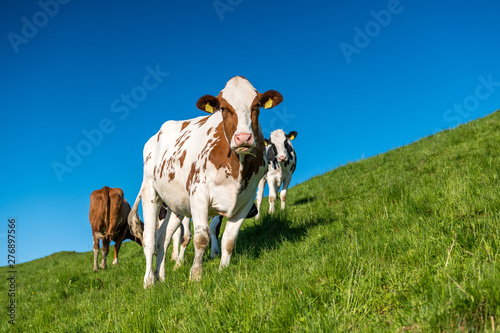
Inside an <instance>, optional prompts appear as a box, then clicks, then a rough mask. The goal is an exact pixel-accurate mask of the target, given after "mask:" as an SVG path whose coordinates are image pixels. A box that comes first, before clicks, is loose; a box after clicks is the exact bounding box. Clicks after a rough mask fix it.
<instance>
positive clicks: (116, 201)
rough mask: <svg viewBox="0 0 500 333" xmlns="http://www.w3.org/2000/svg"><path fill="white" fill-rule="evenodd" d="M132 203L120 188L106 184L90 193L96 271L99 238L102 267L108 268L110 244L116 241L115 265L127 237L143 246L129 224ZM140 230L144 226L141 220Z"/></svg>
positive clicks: (90, 215) (90, 219)
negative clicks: (130, 203) (107, 259)
mask: <svg viewBox="0 0 500 333" xmlns="http://www.w3.org/2000/svg"><path fill="white" fill-rule="evenodd" d="M129 213H130V205H129V203H128V202H127V200H125V197H124V196H123V191H122V190H121V189H120V188H109V187H108V186H104V187H103V188H101V189H100V190H95V191H93V192H92V193H91V194H90V209H89V221H90V226H91V228H92V237H93V239H94V247H93V249H94V272H97V271H98V270H99V268H98V267H97V261H98V256H99V240H100V239H102V261H101V265H100V267H101V269H106V267H107V263H106V257H107V256H108V253H109V244H110V243H111V241H114V242H115V258H114V260H113V265H116V264H117V263H118V252H119V251H120V246H121V245H122V242H123V241H124V240H125V239H131V240H133V241H135V242H136V243H137V244H139V245H141V246H142V243H141V240H140V239H139V238H137V237H135V236H134V235H132V233H131V232H130V228H129V225H128V221H127V219H128V214H129ZM138 228H139V230H142V229H143V228H144V224H143V223H142V222H140V224H139V225H138Z"/></svg>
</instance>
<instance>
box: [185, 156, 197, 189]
mask: <svg viewBox="0 0 500 333" xmlns="http://www.w3.org/2000/svg"><path fill="white" fill-rule="evenodd" d="M199 172H200V171H199V170H197V169H196V162H193V163H192V164H191V170H190V171H189V174H188V177H187V181H186V190H187V191H188V193H191V185H192V184H193V182H196V181H197V180H198V178H199V177H198V175H199Z"/></svg>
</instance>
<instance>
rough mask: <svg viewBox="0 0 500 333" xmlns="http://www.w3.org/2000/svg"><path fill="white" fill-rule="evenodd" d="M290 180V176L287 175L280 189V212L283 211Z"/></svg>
mask: <svg viewBox="0 0 500 333" xmlns="http://www.w3.org/2000/svg"><path fill="white" fill-rule="evenodd" d="M291 180H292V175H289V176H288V177H286V178H285V180H284V181H283V187H282V189H281V193H280V199H281V210H284V209H285V201H286V190H287V189H288V185H290V181H291Z"/></svg>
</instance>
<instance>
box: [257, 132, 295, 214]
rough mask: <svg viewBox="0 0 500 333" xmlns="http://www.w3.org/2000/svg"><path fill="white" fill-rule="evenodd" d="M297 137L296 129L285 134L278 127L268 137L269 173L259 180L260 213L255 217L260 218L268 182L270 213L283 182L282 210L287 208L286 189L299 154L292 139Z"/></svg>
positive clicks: (258, 204) (272, 210)
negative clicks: (261, 205)
mask: <svg viewBox="0 0 500 333" xmlns="http://www.w3.org/2000/svg"><path fill="white" fill-rule="evenodd" d="M296 137H297V132H296V131H292V132H290V133H288V134H285V132H283V130H281V129H278V130H275V131H273V132H272V133H271V136H270V138H269V139H266V155H267V173H266V175H265V176H264V177H263V178H262V179H261V180H260V182H259V188H258V190H257V210H258V213H257V216H256V217H255V219H259V218H260V204H261V203H262V196H263V194H264V187H265V186H266V182H267V186H268V187H269V214H272V213H274V201H275V200H276V195H277V193H278V190H279V189H280V187H281V184H283V188H282V189H281V193H280V199H281V210H284V209H285V201H286V191H287V189H288V186H289V185H290V181H291V180H292V175H293V172H294V171H295V167H296V166H297V154H296V153H295V149H293V146H292V140H293V139H295V138H296Z"/></svg>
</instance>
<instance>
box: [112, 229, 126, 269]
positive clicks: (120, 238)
mask: <svg viewBox="0 0 500 333" xmlns="http://www.w3.org/2000/svg"><path fill="white" fill-rule="evenodd" d="M126 236H127V229H126V228H125V229H124V230H123V231H122V233H121V235H119V236H118V239H117V240H116V242H115V248H114V252H115V257H114V259H113V266H115V265H116V264H118V252H120V247H121V246H122V242H123V241H124V240H125V237H126Z"/></svg>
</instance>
